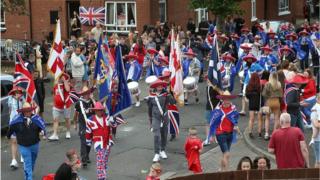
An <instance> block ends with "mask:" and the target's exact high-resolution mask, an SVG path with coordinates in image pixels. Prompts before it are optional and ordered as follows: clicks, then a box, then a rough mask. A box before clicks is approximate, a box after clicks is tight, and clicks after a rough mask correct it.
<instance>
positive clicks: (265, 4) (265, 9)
mask: <svg viewBox="0 0 320 180" xmlns="http://www.w3.org/2000/svg"><path fill="white" fill-rule="evenodd" d="M267 6H268V1H267V0H264V20H267V10H268V8H267Z"/></svg>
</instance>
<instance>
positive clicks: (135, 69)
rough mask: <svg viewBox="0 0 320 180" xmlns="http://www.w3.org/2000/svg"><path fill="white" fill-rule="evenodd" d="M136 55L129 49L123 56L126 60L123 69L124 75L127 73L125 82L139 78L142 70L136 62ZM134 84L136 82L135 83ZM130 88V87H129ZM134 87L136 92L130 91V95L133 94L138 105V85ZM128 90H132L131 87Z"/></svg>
mask: <svg viewBox="0 0 320 180" xmlns="http://www.w3.org/2000/svg"><path fill="white" fill-rule="evenodd" d="M137 58H138V57H137V56H136V55H134V53H133V52H132V51H131V52H130V53H129V54H128V55H126V56H125V60H127V62H126V64H125V69H126V75H127V83H131V82H137V83H138V81H139V79H140V76H141V72H142V67H141V65H140V64H139V63H138V61H137ZM135 84H136V83H135ZM129 88H131V87H129ZM133 88H135V89H137V93H131V94H132V96H134V97H135V98H136V105H135V106H136V107H139V106H140V97H139V95H140V90H139V87H138V86H136V87H133ZM130 91H132V89H130Z"/></svg>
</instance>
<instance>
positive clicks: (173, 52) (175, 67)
mask: <svg viewBox="0 0 320 180" xmlns="http://www.w3.org/2000/svg"><path fill="white" fill-rule="evenodd" d="M170 47H171V49H170V60H169V70H170V72H171V77H170V88H171V91H172V92H173V95H174V98H175V99H176V100H177V102H178V104H179V105H180V106H183V105H184V92H183V71H182V64H181V59H182V58H181V49H180V46H179V35H177V38H176V39H175V35H174V31H173V30H172V32H171V46H170Z"/></svg>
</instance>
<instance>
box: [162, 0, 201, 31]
mask: <svg viewBox="0 0 320 180" xmlns="http://www.w3.org/2000/svg"><path fill="white" fill-rule="evenodd" d="M167 3H168V5H167V14H168V16H167V20H168V22H169V24H170V23H175V24H176V25H181V26H182V28H183V30H186V29H187V28H186V26H187V22H188V19H189V18H193V19H195V12H194V10H193V9H190V7H189V0H174V1H172V0H171V1H170V0H169V1H167Z"/></svg>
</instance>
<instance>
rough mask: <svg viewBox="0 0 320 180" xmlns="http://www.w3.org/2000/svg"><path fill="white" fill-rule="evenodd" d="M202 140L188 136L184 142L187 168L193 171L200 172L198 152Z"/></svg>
mask: <svg viewBox="0 0 320 180" xmlns="http://www.w3.org/2000/svg"><path fill="white" fill-rule="evenodd" d="M200 149H202V141H201V140H200V139H199V138H192V137H188V138H187V139H186V143H185V144H184V150H185V153H186V158H187V161H188V167H189V170H191V171H193V172H194V173H201V172H202V168H201V163H200V152H199V150H200Z"/></svg>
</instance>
